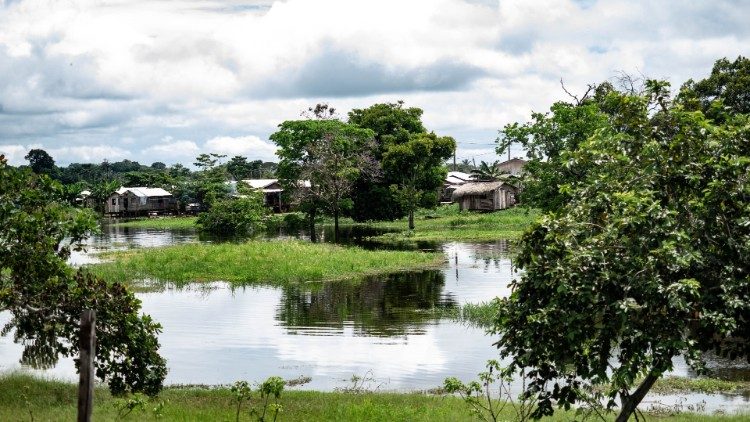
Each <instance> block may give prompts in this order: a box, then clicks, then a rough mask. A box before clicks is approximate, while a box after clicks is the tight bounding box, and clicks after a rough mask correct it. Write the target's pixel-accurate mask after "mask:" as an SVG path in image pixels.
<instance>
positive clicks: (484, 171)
mask: <svg viewBox="0 0 750 422" xmlns="http://www.w3.org/2000/svg"><path fill="white" fill-rule="evenodd" d="M499 163H500V161H495V162H494V163H491V164H488V163H486V162H484V161H482V162H481V163H480V164H479V168H477V169H474V170H472V171H471V174H472V176H474V178H475V179H477V180H479V181H485V182H491V181H495V180H498V179H500V178H501V177H502V175H503V174H506V173H504V172H503V171H501V170H500V169H499V168H498V164H499Z"/></svg>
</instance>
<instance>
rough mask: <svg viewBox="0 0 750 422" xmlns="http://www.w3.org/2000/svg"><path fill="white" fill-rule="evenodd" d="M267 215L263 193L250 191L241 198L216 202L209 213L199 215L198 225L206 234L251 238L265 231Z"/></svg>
mask: <svg viewBox="0 0 750 422" xmlns="http://www.w3.org/2000/svg"><path fill="white" fill-rule="evenodd" d="M267 213H268V209H267V208H266V207H265V205H264V204H263V193H261V192H257V191H252V190H249V191H247V192H243V196H241V197H236V198H223V199H217V200H214V202H213V203H212V205H211V208H210V209H209V210H208V211H206V212H202V213H200V215H198V219H197V220H196V224H197V225H198V228H199V230H200V231H201V232H205V233H211V234H216V235H224V236H227V235H228V236H249V235H251V234H253V233H257V232H258V231H260V230H263V229H265V224H264V220H265V217H266V214H267Z"/></svg>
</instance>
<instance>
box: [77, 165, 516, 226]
mask: <svg viewBox="0 0 750 422" xmlns="http://www.w3.org/2000/svg"><path fill="white" fill-rule="evenodd" d="M525 162H526V161H525V160H522V159H519V158H514V159H511V160H508V161H504V162H501V163H500V162H497V163H495V165H494V167H495V169H496V170H497V175H499V177H498V179H500V178H502V179H505V180H504V181H503V180H486V178H483V177H482V176H479V175H477V174H469V173H464V172H460V171H448V173H447V176H446V177H445V180H444V183H443V186H442V187H441V189H440V191H439V193H438V194H439V198H440V203H442V204H450V203H454V202H455V203H458V206H459V209H460V210H471V211H497V210H502V209H506V208H509V207H511V206H513V205H515V204H516V203H517V197H518V195H519V189H520V187H521V176H522V172H523V165H524V163H525ZM510 178H512V180H510ZM480 179H484V180H480ZM305 182H306V184H307V185H309V181H305ZM238 183H242V184H245V185H246V186H248V187H249V188H251V189H253V190H256V191H258V192H261V193H262V194H263V203H264V205H265V206H266V207H267V208H269V209H270V210H272V211H273V212H274V213H280V212H285V211H289V210H291V204H290V203H289V201H288V200H286V201H285V200H284V198H285V197H284V195H283V192H284V189H283V187H282V185H281V184H280V183H279V180H278V179H244V180H240V181H229V182H226V184H227V189H228V191H229V194H230V195H234V196H236V195H239V194H238V193H237V184H238ZM76 202H77V203H79V204H82V205H85V206H87V207H90V208H95V207H96V206H97V204H96V203H95V202H94V199H93V198H92V197H91V191H90V190H83V191H81V192H80V194H79V195H78V197H77V198H76ZM99 205H100V208H102V209H103V212H104V214H105V215H106V216H109V217H142V216H159V215H178V214H197V213H198V212H199V211H200V210H201V204H198V203H187V204H181V203H180V202H179V201H178V200H177V199H176V198H175V197H174V195H172V193H170V192H169V191H167V190H165V189H162V188H150V187H120V188H118V189H117V190H116V191H114V192H112V193H111V195H109V196H108V197H107V198H106V200H105V202H104V204H99Z"/></svg>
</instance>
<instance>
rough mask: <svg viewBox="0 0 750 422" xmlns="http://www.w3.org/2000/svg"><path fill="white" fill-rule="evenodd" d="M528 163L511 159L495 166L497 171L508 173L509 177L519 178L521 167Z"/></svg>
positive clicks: (521, 171) (518, 159)
mask: <svg viewBox="0 0 750 422" xmlns="http://www.w3.org/2000/svg"><path fill="white" fill-rule="evenodd" d="M527 162H528V161H526V160H523V159H520V158H511V159H510V160H508V161H504V162H502V163H500V164H498V165H497V168H498V170H500V171H502V172H504V173H508V174H510V175H511V176H520V175H521V174H522V173H523V167H524V166H525V165H526V163H527Z"/></svg>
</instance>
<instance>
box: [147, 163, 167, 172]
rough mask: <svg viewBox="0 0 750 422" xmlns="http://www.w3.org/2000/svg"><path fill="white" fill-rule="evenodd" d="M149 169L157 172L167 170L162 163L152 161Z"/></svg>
mask: <svg viewBox="0 0 750 422" xmlns="http://www.w3.org/2000/svg"><path fill="white" fill-rule="evenodd" d="M151 168H152V169H154V170H158V171H164V170H166V169H167V165H166V164H164V163H162V162H161V161H154V162H153V163H151Z"/></svg>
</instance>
